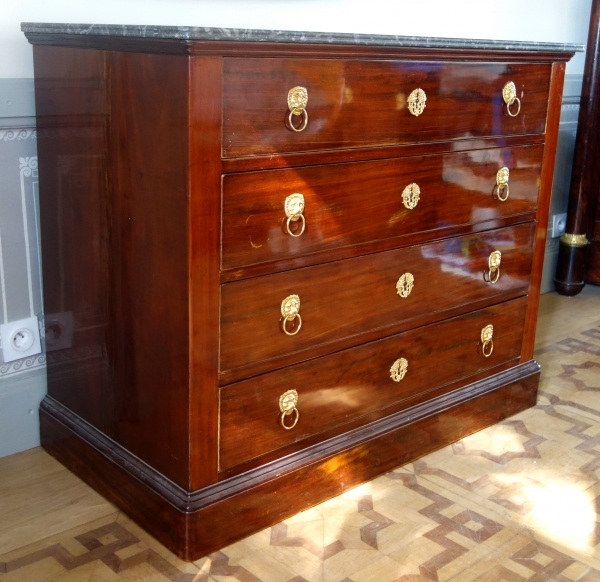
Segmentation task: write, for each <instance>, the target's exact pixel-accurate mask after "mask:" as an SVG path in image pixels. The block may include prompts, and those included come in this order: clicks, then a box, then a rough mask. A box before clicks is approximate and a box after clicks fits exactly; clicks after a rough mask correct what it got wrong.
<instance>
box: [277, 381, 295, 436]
mask: <svg viewBox="0 0 600 582" xmlns="http://www.w3.org/2000/svg"><path fill="white" fill-rule="evenodd" d="M297 404H298V392H296V390H288V391H287V392H284V393H283V394H282V395H281V396H280V397H279V410H280V411H281V416H280V417H279V423H280V424H281V426H282V427H283V428H285V429H286V430H291V429H293V428H294V427H295V426H296V424H298V419H299V418H300V412H299V411H298V409H297V408H296V405H297ZM293 414H295V416H294V420H293V421H292V424H290V425H289V426H288V425H286V424H285V417H286V416H288V415H293Z"/></svg>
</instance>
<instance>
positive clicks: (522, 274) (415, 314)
mask: <svg viewBox="0 0 600 582" xmlns="http://www.w3.org/2000/svg"><path fill="white" fill-rule="evenodd" d="M533 234H534V225H533V223H526V224H523V225H520V226H518V227H510V228H505V229H498V230H492V231H488V232H485V233H480V234H477V235H471V236H465V237H457V238H451V239H446V240H443V241H440V242H435V243H430V244H426V245H421V246H414V247H409V248H406V249H398V250H395V251H388V252H385V253H377V254H374V255H367V256H364V257H357V258H355V259H348V260H346V261H338V262H334V263H328V264H325V265H318V266H315V267H307V268H305V269H297V270H295V271H288V272H286V273H278V274H275V275H268V276H265V277H256V278H254V279H248V280H246V281H239V282H235V283H227V284H225V285H222V289H221V350H220V367H221V373H222V374H223V373H224V372H227V371H234V372H235V373H234V375H233V377H236V379H239V378H240V377H244V375H250V374H251V373H255V372H257V370H258V371H259V372H264V371H267V370H268V369H270V368H273V367H279V366H276V364H279V363H280V362H281V361H284V363H285V365H287V364H290V363H293V362H299V361H302V360H304V359H307V358H308V357H314V356H315V355H323V354H325V353H329V352H332V351H335V350H336V349H340V347H345V346H340V344H339V342H340V341H342V340H345V339H346V338H349V339H350V340H351V342H352V345H357V344H359V343H361V342H362V341H365V338H364V334H366V333H367V332H369V331H371V330H377V333H378V336H379V337H383V336H384V335H389V334H391V333H393V332H394V331H395V329H397V328H395V326H397V325H399V324H402V323H404V324H406V325H408V326H409V327H416V326H418V325H423V324H424V323H430V322H431V321H435V320H436V319H441V318H443V317H444V315H445V314H446V313H448V312H449V311H450V310H451V309H454V308H459V307H462V308H463V310H469V309H473V304H474V302H476V301H485V302H487V304H488V305H489V304H491V303H493V302H497V301H501V300H503V299H507V298H509V297H510V296H511V295H510V294H511V293H512V294H513V295H512V296H514V295H515V294H517V295H518V294H525V293H526V290H527V288H528V286H529V277H530V274H531V260H532V256H533V248H532V244H533ZM495 250H499V251H501V253H502V264H501V266H500V273H501V274H500V278H499V280H498V282H497V283H495V284H490V283H488V282H486V280H485V279H484V274H485V273H487V271H488V258H489V255H490V254H491V253H492V252H493V251H495ZM404 273H411V274H412V275H413V276H414V288H413V290H412V292H411V293H410V295H409V296H408V297H405V298H403V297H400V296H399V295H398V293H397V290H396V283H397V281H398V279H399V278H400V276H401V275H403V274H404ZM292 294H295V295H298V296H299V297H300V315H301V317H302V328H301V329H300V331H299V332H298V333H297V334H296V335H294V336H293V337H289V336H287V335H285V333H284V332H283V331H282V315H281V302H282V301H283V300H284V299H285V298H286V297H288V296H289V295H292ZM447 316H448V315H446V317H447ZM288 329H289V331H292V332H293V331H294V330H295V327H294V326H293V325H291V322H290V323H288ZM405 329H406V327H405ZM283 357H285V360H284V359H283ZM252 364H259V365H260V367H258V366H255V367H253V368H252V369H251V370H250V369H247V370H241V368H244V367H248V366H250V365H252ZM236 368H240V370H237V371H236ZM230 379H231V376H223V375H222V378H221V381H222V383H223V382H224V381H228V380H230Z"/></svg>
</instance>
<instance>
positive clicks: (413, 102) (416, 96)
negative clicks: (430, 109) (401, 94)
mask: <svg viewBox="0 0 600 582" xmlns="http://www.w3.org/2000/svg"><path fill="white" fill-rule="evenodd" d="M407 101H408V110H409V111H410V112H411V113H412V114H413V115H414V116H415V117H419V115H421V113H423V111H425V106H426V105H425V102H426V101H427V95H426V94H425V91H423V89H421V88H419V89H415V90H414V91H413V92H412V93H411V94H410V95H409V96H408V99H407Z"/></svg>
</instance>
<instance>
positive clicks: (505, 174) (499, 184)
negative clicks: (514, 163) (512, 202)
mask: <svg viewBox="0 0 600 582" xmlns="http://www.w3.org/2000/svg"><path fill="white" fill-rule="evenodd" d="M509 176H510V170H509V169H508V168H500V169H499V170H498V173H497V174H496V197H497V198H498V200H500V202H506V201H507V200H508V195H509V193H510V188H509V187H508V178H509Z"/></svg>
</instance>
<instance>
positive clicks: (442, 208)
mask: <svg viewBox="0 0 600 582" xmlns="http://www.w3.org/2000/svg"><path fill="white" fill-rule="evenodd" d="M542 154H543V146H542V145H536V146H527V147H516V148H498V149H489V150H477V151H473V152H468V153H456V154H445V155H433V156H418V157H412V158H397V159H391V160H378V161H373V162H357V163H349V164H332V165H326V166H312V167H307V168H294V169H286V170H270V171H265V172H249V173H244V174H230V175H226V176H225V177H224V179H223V225H222V269H223V270H227V269H236V268H240V267H244V266H249V265H254V264H258V263H263V262H269V261H276V260H282V259H288V258H291V257H294V256H298V255H306V254H310V253H317V252H321V251H327V250H330V249H334V248H339V247H345V246H350V245H357V244H361V243H367V242H371V241H376V240H381V239H386V238H392V237H400V236H402V235H407V234H411V233H415V232H419V231H435V230H437V229H446V228H448V227H451V226H455V225H464V224H471V223H476V222H482V221H485V220H494V219H499V218H503V217H505V216H508V215H514V214H520V213H524V212H532V211H534V210H535V208H536V205H537V198H538V182H539V177H540V168H541V164H542ZM503 167H507V168H508V169H509V172H510V176H509V188H510V190H509V197H508V199H507V200H506V201H505V202H502V201H500V200H499V199H498V197H497V196H496V189H495V186H496V175H497V172H498V170H500V169H501V168H503ZM411 183H416V184H417V185H418V186H419V188H420V191H421V192H420V198H419V201H418V203H417V205H416V207H415V208H412V209H409V208H406V207H405V206H404V204H403V198H402V192H403V190H404V189H405V188H406V187H407V186H409V184H411ZM295 193H299V194H302V196H303V197H304V205H305V206H304V212H303V218H304V220H305V222H306V226H305V230H304V233H303V234H302V235H301V236H298V237H294V236H291V235H290V234H289V233H288V232H287V231H286V228H288V227H287V225H286V222H287V216H286V213H285V200H286V198H287V197H289V196H291V195H292V194H295ZM501 196H502V197H504V190H503V191H502V193H501ZM301 222H302V221H301V219H298V221H295V222H290V228H291V232H292V233H293V234H298V232H300V225H301Z"/></svg>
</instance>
